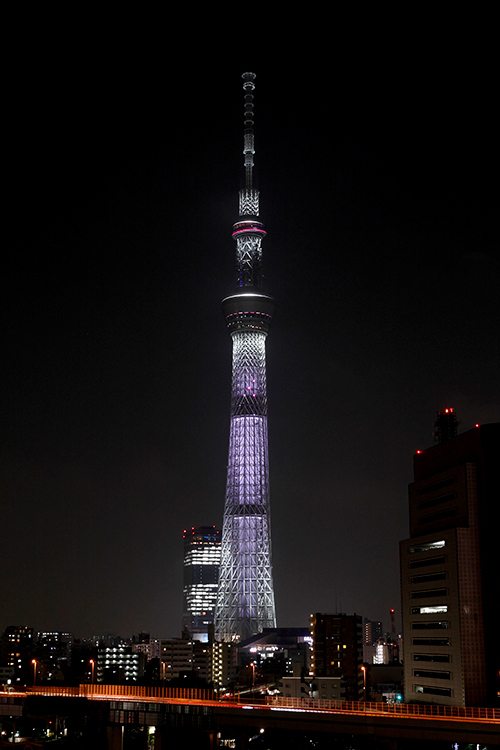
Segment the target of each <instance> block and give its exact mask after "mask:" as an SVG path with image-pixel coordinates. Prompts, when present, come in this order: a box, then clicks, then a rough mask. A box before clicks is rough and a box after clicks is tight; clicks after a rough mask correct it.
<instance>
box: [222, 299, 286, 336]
mask: <svg viewBox="0 0 500 750" xmlns="http://www.w3.org/2000/svg"><path fill="white" fill-rule="evenodd" d="M274 310H275V304H274V299H273V297H269V296H268V295H267V294H263V293H262V292H257V291H253V290H251V287H247V288H246V290H245V291H244V290H243V289H242V290H241V291H240V292H236V293H235V294H232V295H231V296H229V297H226V298H225V299H223V300H222V311H223V313H224V317H225V319H226V323H227V327H228V329H229V333H234V332H235V331H263V332H264V333H266V334H267V333H268V331H269V328H270V327H271V322H272V319H273V315H274Z"/></svg>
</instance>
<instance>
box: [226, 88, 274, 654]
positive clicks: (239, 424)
mask: <svg viewBox="0 0 500 750" xmlns="http://www.w3.org/2000/svg"><path fill="white" fill-rule="evenodd" d="M254 79H255V75H254V73H244V74H243V90H244V99H245V131H244V150H243V153H244V155H245V187H244V188H243V189H242V190H240V194H239V213H240V219H239V221H237V222H236V224H235V225H234V227H233V237H234V239H235V240H236V262H237V270H238V280H237V290H236V291H235V293H234V294H232V295H230V296H229V297H226V298H225V299H224V300H223V302H222V309H223V313H224V316H225V319H226V322H227V327H228V329H229V333H230V335H231V338H232V341H233V374H232V388H231V425H230V435H229V459H228V467H227V485H226V501H225V506H224V522H223V527H222V545H221V564H220V573H219V588H218V596H217V606H216V610H215V636H216V639H217V640H221V641H238V640H244V639H246V638H248V637H249V636H251V635H254V634H255V633H258V632H260V631H262V630H263V628H273V627H276V615H275V609H274V589H273V576H272V565H271V524H270V506H269V459H268V440H267V393H266V349H265V345H266V338H267V334H268V331H269V327H270V325H271V320H272V317H273V313H274V300H273V298H272V297H269V296H268V295H267V294H265V293H264V292H263V291H262V247H261V243H262V239H263V237H265V235H266V232H265V231H264V226H263V224H261V222H260V221H259V220H258V216H259V193H258V191H257V190H255V189H254V187H253V183H252V171H253V155H254V153H255V151H254V132H253V91H254V88H255V85H254Z"/></svg>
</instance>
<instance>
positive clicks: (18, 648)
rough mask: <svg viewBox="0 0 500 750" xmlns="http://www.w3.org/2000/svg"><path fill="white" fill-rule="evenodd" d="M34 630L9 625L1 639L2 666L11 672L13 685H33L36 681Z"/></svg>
mask: <svg viewBox="0 0 500 750" xmlns="http://www.w3.org/2000/svg"><path fill="white" fill-rule="evenodd" d="M33 648H34V638H33V628H28V627H26V626H25V625H9V626H8V627H7V628H5V630H4V632H3V633H2V637H1V655H0V664H1V666H2V667H5V668H8V669H9V670H10V671H11V677H12V682H13V683H20V684H28V685H29V684H32V683H33V682H34V681H36V671H37V665H36V662H35V663H34V660H33V656H34V651H33Z"/></svg>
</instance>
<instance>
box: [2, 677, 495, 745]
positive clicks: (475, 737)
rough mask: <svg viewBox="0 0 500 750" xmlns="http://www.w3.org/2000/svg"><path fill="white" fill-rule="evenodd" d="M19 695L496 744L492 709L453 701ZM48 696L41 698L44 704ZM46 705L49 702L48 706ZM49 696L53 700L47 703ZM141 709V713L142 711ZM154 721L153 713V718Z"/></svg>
mask: <svg viewBox="0 0 500 750" xmlns="http://www.w3.org/2000/svg"><path fill="white" fill-rule="evenodd" d="M2 696H9V697H10V698H12V699H14V698H18V699H21V700H26V699H28V698H29V697H30V696H33V698H34V697H35V696H40V697H43V698H44V699H50V698H54V699H57V698H66V699H67V698H80V699H82V698H85V699H87V700H89V701H92V702H94V701H102V702H106V703H107V704H108V708H109V722H110V723H112V724H115V725H116V724H123V723H126V724H134V723H136V724H141V723H142V724H147V723H148V722H149V723H153V722H152V719H151V717H153V716H156V717H161V716H163V717H164V716H166V715H171V714H172V712H175V711H178V710H182V712H183V713H184V714H185V715H186V716H189V715H192V716H194V715H195V714H196V715H200V712H202V713H203V715H204V716H207V717H208V716H209V717H210V720H211V721H212V722H213V723H214V725H215V726H216V727H217V729H218V730H219V731H222V732H223V733H224V734H226V735H230V734H231V732H232V731H234V732H237V731H238V732H241V731H245V730H249V731H255V730H257V731H260V730H267V729H273V730H283V731H301V732H311V733H312V732H314V733H318V732H321V733H323V732H330V733H332V734H350V735H358V736H362V735H371V736H378V737H391V738H401V739H408V738H409V739H420V740H422V741H429V740H431V739H432V740H440V741H443V742H455V741H456V742H482V743H485V744H487V745H489V746H494V745H497V744H500V710H498V709H493V708H459V707H454V706H438V705H413V704H388V703H363V702H359V703H357V702H356V703H355V702H345V701H326V700H323V701H314V702H313V701H312V700H308V699H302V700H300V699H294V698H271V697H267V698H266V699H265V700H264V701H263V702H259V701H255V702H252V701H250V700H248V701H247V700H238V698H237V697H235V698H234V699H230V700H227V699H226V700H220V701H219V700H214V696H213V694H212V693H211V692H210V691H200V690H180V689H179V690H174V689H168V688H146V687H135V686H134V687H126V686H112V685H80V686H79V687H75V688H53V687H43V686H40V687H34V688H26V690H25V691H24V692H17V693H14V692H9V693H0V700H1V698H2ZM50 703H52V702H51V701H49V704H50ZM48 710H49V709H48ZM55 710H56V701H54V711H55ZM146 716H147V717H149V718H148V719H146V718H145V717H146ZM158 721H159V723H160V719H158Z"/></svg>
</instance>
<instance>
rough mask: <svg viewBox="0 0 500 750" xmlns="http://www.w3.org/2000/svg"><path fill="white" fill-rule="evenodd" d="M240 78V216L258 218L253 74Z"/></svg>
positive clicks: (246, 74) (245, 74)
mask: <svg viewBox="0 0 500 750" xmlns="http://www.w3.org/2000/svg"><path fill="white" fill-rule="evenodd" d="M242 78H243V91H244V92H245V130H244V132H243V154H244V156H245V187H244V189H243V190H240V216H258V215H259V192H258V190H254V188H253V167H254V162H253V155H254V154H255V137H254V132H253V117H254V114H253V92H254V91H255V83H254V81H255V73H243V75H242Z"/></svg>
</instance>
